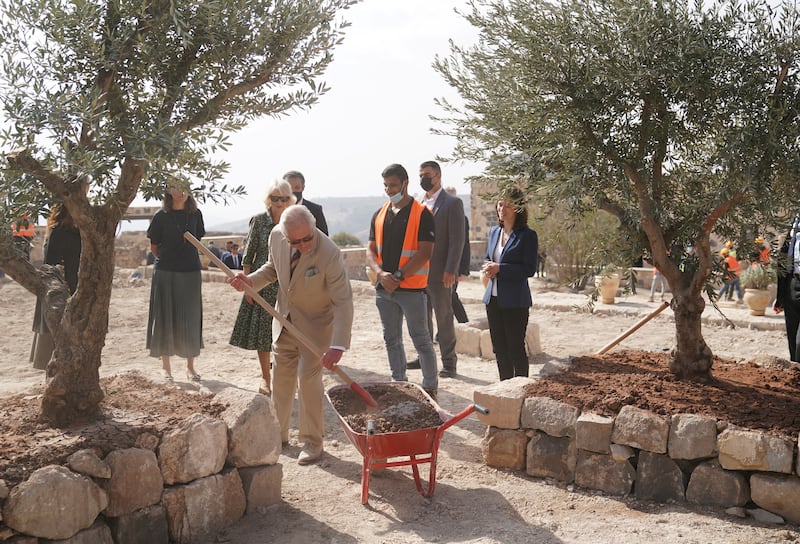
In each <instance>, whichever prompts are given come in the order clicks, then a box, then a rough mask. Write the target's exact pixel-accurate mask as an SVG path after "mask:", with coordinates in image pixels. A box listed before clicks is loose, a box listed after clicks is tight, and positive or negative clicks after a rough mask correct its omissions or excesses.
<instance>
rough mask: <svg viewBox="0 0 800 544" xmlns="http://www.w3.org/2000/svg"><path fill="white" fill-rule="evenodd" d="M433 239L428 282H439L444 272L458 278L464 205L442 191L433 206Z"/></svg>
mask: <svg viewBox="0 0 800 544" xmlns="http://www.w3.org/2000/svg"><path fill="white" fill-rule="evenodd" d="M433 222H434V228H435V233H434V234H435V238H434V240H435V241H434V243H433V255H432V256H431V262H430V268H429V270H428V282H441V281H442V276H443V274H444V273H445V272H451V273H452V274H455V275H456V276H458V267H459V264H460V262H461V252H462V251H463V250H464V236H466V233H465V232H464V203H463V202H462V201H461V199H460V198H458V197H455V196H453V195H451V194H449V193H448V192H447V191H445V190H444V189H442V190H441V191H440V192H439V196H438V197H436V202H434V204H433Z"/></svg>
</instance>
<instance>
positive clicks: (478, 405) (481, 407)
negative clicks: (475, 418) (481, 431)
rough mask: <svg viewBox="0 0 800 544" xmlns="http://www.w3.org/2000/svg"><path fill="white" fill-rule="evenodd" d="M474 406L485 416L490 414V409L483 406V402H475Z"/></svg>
mask: <svg viewBox="0 0 800 544" xmlns="http://www.w3.org/2000/svg"><path fill="white" fill-rule="evenodd" d="M472 406H473V407H474V408H475V411H476V412H480V413H481V414H483V415H485V416H488V415H489V409H488V408H487V407H486V406H483V405H482V404H473V405H472Z"/></svg>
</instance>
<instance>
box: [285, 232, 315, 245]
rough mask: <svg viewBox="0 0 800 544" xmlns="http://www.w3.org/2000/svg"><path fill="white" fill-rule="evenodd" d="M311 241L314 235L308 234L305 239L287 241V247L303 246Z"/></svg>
mask: <svg viewBox="0 0 800 544" xmlns="http://www.w3.org/2000/svg"><path fill="white" fill-rule="evenodd" d="M313 239H314V234H313V233H312V234H309V235H308V236H306V237H305V238H300V239H298V240H289V245H290V246H299V245H300V244H305V243H307V242H310V241H311V240H313Z"/></svg>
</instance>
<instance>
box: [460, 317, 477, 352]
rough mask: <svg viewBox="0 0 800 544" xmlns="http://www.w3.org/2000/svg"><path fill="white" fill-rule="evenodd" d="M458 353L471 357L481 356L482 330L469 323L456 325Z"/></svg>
mask: <svg viewBox="0 0 800 544" xmlns="http://www.w3.org/2000/svg"><path fill="white" fill-rule="evenodd" d="M455 328H456V351H457V352H458V353H463V354H464V355H469V356H471V357H480V356H481V330H480V329H478V328H475V327H472V326H470V324H468V323H456V326H455Z"/></svg>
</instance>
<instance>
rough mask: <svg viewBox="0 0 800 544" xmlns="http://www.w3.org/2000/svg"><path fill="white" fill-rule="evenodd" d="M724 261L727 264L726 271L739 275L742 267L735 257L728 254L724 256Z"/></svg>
mask: <svg viewBox="0 0 800 544" xmlns="http://www.w3.org/2000/svg"><path fill="white" fill-rule="evenodd" d="M725 263H726V264H727V265H728V272H729V273H730V274H731V275H735V276H739V275H740V274H741V273H742V268H741V266H739V261H738V260H737V259H736V257H734V256H732V255H728V256H727V257H725Z"/></svg>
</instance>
